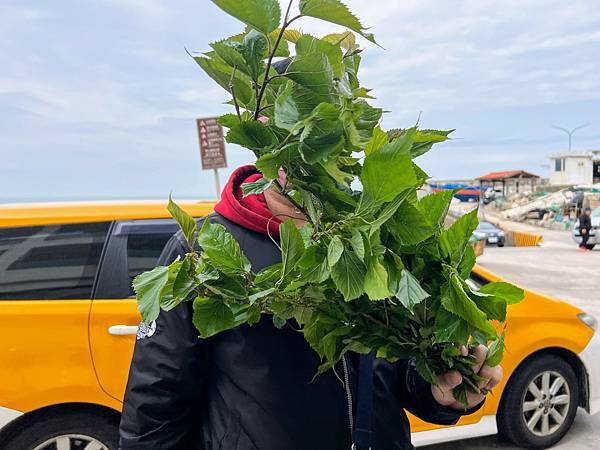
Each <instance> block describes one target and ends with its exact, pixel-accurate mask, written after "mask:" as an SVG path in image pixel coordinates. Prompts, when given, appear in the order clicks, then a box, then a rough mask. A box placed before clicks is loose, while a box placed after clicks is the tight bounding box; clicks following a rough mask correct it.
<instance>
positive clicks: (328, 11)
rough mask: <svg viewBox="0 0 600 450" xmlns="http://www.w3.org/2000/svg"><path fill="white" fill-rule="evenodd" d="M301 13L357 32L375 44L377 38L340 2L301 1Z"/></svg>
mask: <svg viewBox="0 0 600 450" xmlns="http://www.w3.org/2000/svg"><path fill="white" fill-rule="evenodd" d="M300 12H301V13H302V14H304V15H305V16H310V17H316V18H317V19H322V20H326V21H327V22H331V23H335V24H337V25H341V26H343V27H347V28H350V29H351V30H352V31H356V32H357V33H359V34H360V35H362V36H363V37H365V38H366V39H368V40H369V41H371V42H373V43H376V42H375V37H374V36H373V35H372V34H371V33H367V32H366V30H367V29H366V28H365V27H363V25H362V24H361V23H360V21H359V20H358V19H357V18H356V16H355V15H354V14H352V13H351V12H350V10H349V9H348V7H347V6H346V5H344V4H343V3H342V2H341V1H339V0H300Z"/></svg>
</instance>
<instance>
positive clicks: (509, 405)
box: [498, 355, 579, 449]
mask: <svg viewBox="0 0 600 450" xmlns="http://www.w3.org/2000/svg"><path fill="white" fill-rule="evenodd" d="M546 377H547V378H546ZM557 380H561V381H557ZM554 383H556V385H555V384H554ZM532 384H535V387H531V385H532ZM556 386H559V387H558V388H556ZM536 388H537V390H536ZM549 388H550V389H549ZM554 390H556V392H553V391H554ZM544 392H546V394H544ZM538 394H539V395H538ZM544 396H545V397H544ZM565 402H566V403H565ZM540 403H541V404H542V406H539V405H540ZM578 405H579V387H578V383H577V377H576V375H575V372H574V371H573V369H572V368H571V366H570V365H569V364H568V363H567V362H566V361H565V360H564V359H562V358H560V357H558V356H554V355H543V356H539V357H535V358H534V359H531V360H530V361H527V362H526V363H525V364H523V365H522V366H521V367H519V368H518V369H517V370H516V371H515V373H514V374H513V375H512V377H511V380H510V382H509V384H508V386H507V387H506V389H505V391H504V395H503V396H502V400H501V402H500V408H499V411H498V431H499V432H500V434H501V435H502V436H504V437H505V438H507V439H508V440H510V441H511V442H513V443H514V444H515V445H517V446H519V447H525V448H531V449H541V448H548V447H551V446H553V445H554V444H556V443H557V442H558V441H560V440H561V439H562V438H563V437H564V435H565V434H566V433H567V431H569V429H570V428H571V425H572V424H573V420H575V414H576V413H577V407H578ZM526 409H527V410H526ZM534 416H536V417H537V418H534Z"/></svg>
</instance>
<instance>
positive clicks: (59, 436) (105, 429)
mask: <svg viewBox="0 0 600 450" xmlns="http://www.w3.org/2000/svg"><path fill="white" fill-rule="evenodd" d="M23 428H24V429H23V430H19V431H18V432H17V433H16V434H13V435H12V437H11V439H10V440H9V441H8V442H7V443H6V446H5V447H3V449H4V450H57V449H58V450H63V449H64V450H84V449H85V450H117V448H118V442H119V427H118V425H117V424H116V423H114V422H111V421H110V420H108V418H107V417H104V416H102V415H99V414H91V413H87V412H82V413H75V412H69V413H66V414H60V415H57V416H48V417H42V418H39V419H36V421H35V422H33V423H31V424H27V425H26V426H25V427H23Z"/></svg>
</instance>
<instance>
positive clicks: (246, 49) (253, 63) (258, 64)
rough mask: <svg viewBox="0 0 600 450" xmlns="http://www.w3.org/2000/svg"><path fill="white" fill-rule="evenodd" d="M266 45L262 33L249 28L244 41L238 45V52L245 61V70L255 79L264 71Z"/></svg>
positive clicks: (265, 39)
mask: <svg viewBox="0 0 600 450" xmlns="http://www.w3.org/2000/svg"><path fill="white" fill-rule="evenodd" d="M268 45H269V44H268V42H267V38H266V37H265V35H264V34H262V33H259V32H258V31H256V30H251V31H250V32H249V33H248V34H247V35H246V36H245V37H244V43H243V45H242V46H241V47H240V52H241V54H242V56H243V58H244V61H245V62H246V71H247V72H248V75H250V78H252V79H253V80H255V81H258V77H259V76H260V75H262V74H263V73H264V71H265V68H266V65H265V63H264V62H263V57H264V55H265V54H266V53H267V51H268Z"/></svg>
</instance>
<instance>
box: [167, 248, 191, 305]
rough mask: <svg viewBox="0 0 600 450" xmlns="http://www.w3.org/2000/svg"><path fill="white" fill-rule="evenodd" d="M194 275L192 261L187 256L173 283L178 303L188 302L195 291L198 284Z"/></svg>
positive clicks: (174, 294)
mask: <svg viewBox="0 0 600 450" xmlns="http://www.w3.org/2000/svg"><path fill="white" fill-rule="evenodd" d="M194 275H195V274H194V273H193V271H192V259H191V258H190V257H189V256H188V255H186V257H185V258H184V259H183V261H182V264H181V267H180V268H179V270H178V271H177V276H176V277H175V281H174V282H173V297H174V298H175V299H176V300H177V302H178V303H181V302H182V301H184V300H186V299H187V298H188V296H189V295H190V294H191V293H192V292H193V291H194V288H195V287H196V284H197V280H196V279H195V277H194Z"/></svg>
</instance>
